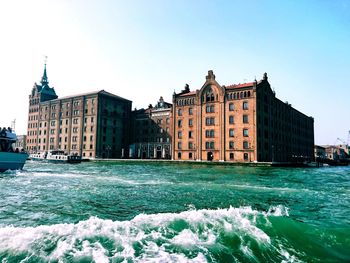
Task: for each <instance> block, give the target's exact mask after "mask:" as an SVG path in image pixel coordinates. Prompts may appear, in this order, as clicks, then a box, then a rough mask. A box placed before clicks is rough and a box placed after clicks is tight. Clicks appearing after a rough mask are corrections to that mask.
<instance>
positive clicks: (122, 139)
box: [27, 65, 132, 158]
mask: <svg viewBox="0 0 350 263" xmlns="http://www.w3.org/2000/svg"><path fill="white" fill-rule="evenodd" d="M48 83H49V82H48V79H47V74H46V65H45V69H44V75H43V77H42V80H41V85H38V84H35V85H34V87H33V89H32V92H31V95H30V96H29V114H28V132H27V151H29V152H30V153H34V152H44V151H49V150H64V151H65V152H66V153H67V154H72V153H73V154H78V155H81V156H83V157H86V158H123V157H126V156H128V145H129V133H130V113H131V103H132V102H131V101H129V100H127V99H124V98H121V97H119V96H116V95H114V94H111V93H109V92H106V91H104V90H100V91H96V92H90V93H83V94H79V95H75V96H68V97H64V98H60V99H58V98H57V95H56V92H55V90H54V89H53V88H50V87H49V85H48Z"/></svg>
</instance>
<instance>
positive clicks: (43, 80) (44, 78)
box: [41, 56, 49, 86]
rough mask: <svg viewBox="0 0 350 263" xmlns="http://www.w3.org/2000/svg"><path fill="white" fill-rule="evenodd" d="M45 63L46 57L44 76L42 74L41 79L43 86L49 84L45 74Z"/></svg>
mask: <svg viewBox="0 0 350 263" xmlns="http://www.w3.org/2000/svg"><path fill="white" fill-rule="evenodd" d="M46 62H47V56H46V57H45V66H44V74H43V77H42V78H41V84H42V85H43V86H44V85H47V84H49V80H48V79H47V73H46Z"/></svg>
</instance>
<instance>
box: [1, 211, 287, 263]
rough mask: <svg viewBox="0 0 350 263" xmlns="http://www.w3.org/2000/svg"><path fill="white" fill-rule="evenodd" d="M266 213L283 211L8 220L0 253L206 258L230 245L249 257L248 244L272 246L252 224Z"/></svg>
mask: <svg viewBox="0 0 350 263" xmlns="http://www.w3.org/2000/svg"><path fill="white" fill-rule="evenodd" d="M281 208H282V209H281ZM273 209H274V210H276V208H273ZM279 209H281V210H282V211H284V210H285V209H284V208H283V207H280V208H279ZM269 216H286V214H283V213H282V212H278V213H275V214H273V213H272V214H271V213H270V212H259V211H256V210H253V209H252V208H251V207H241V208H233V207H230V208H227V209H216V210H208V209H201V210H190V211H184V212H181V213H163V214H151V215H146V214H141V215H138V216H136V217H135V218H134V219H132V220H129V221H112V220H102V219H99V218H96V217H91V218H90V219H88V220H85V221H81V222H78V223H77V224H57V225H46V226H38V227H13V226H7V227H2V228H0V255H1V257H2V258H11V257H13V256H17V257H20V256H21V255H22V257H23V256H25V257H28V256H32V255H35V257H36V258H40V259H41V260H47V261H51V260H53V261H55V260H67V259H70V258H75V259H79V258H80V259H82V258H84V259H91V260H94V261H96V262H108V260H110V259H113V258H115V259H118V261H119V260H124V259H126V260H133V261H143V260H145V259H146V258H148V259H150V258H153V259H154V260H159V259H163V260H165V261H176V260H180V259H183V260H185V261H188V262H190V261H193V262H207V261H211V260H212V259H215V258H217V257H219V258H220V250H222V251H230V250H232V248H234V249H236V250H237V251H239V253H237V254H239V255H240V257H242V258H246V259H247V260H249V258H250V259H252V258H253V257H257V258H260V257H261V254H260V255H259V254H258V255H256V252H252V251H253V250H254V249H252V248H250V246H251V245H252V244H253V246H256V245H257V246H258V247H260V248H261V249H262V250H264V249H271V248H269V247H270V246H271V244H270V243H271V240H270V237H269V236H268V235H267V234H266V233H265V232H264V231H263V230H262V229H260V228H258V227H257V226H256V225H255V222H256V219H257V218H261V219H264V220H266V221H268V217H269ZM227 238H228V239H229V240H230V239H231V240H232V243H234V241H235V240H237V239H238V240H239V242H238V243H237V244H236V245H234V247H231V248H230V247H226V243H227V242H229V240H227ZM231 245H232V244H231ZM232 252H233V251H232ZM280 256H281V257H283V255H282V254H281V255H280Z"/></svg>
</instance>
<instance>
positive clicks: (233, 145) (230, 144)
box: [229, 141, 235, 150]
mask: <svg viewBox="0 0 350 263" xmlns="http://www.w3.org/2000/svg"><path fill="white" fill-rule="evenodd" d="M234 147H235V144H234V142H233V141H230V142H229V148H230V150H233V149H234Z"/></svg>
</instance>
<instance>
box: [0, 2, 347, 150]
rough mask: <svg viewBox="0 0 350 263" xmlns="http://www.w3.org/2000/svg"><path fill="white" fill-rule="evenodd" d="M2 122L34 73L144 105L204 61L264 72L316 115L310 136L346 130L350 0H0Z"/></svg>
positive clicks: (59, 84)
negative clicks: (44, 74)
mask: <svg viewBox="0 0 350 263" xmlns="http://www.w3.org/2000/svg"><path fill="white" fill-rule="evenodd" d="M0 32H1V38H0V85H1V86H2V87H1V102H0V125H1V126H9V125H10V122H11V120H12V119H16V120H17V124H16V130H17V133H18V134H22V133H25V132H26V125H27V111H28V95H29V93H30V91H31V88H32V86H33V84H34V82H39V81H40V78H41V76H42V73H43V63H44V56H45V55H47V56H48V64H47V70H48V77H49V81H50V85H51V86H53V87H55V90H56V92H57V94H58V95H59V96H67V95H74V94H79V93H82V92H89V91H95V90H101V89H105V90H107V91H109V92H112V93H115V94H117V95H119V96H122V97H125V98H127V99H130V100H132V101H133V107H137V108H141V107H146V106H147V105H148V104H149V103H153V104H154V103H155V102H156V101H157V100H158V98H159V96H163V97H164V98H165V99H166V100H167V101H169V102H171V95H172V93H173V91H174V90H176V91H180V90H181V89H182V88H183V86H184V85H185V83H188V84H190V88H191V89H199V88H200V87H201V86H202V84H203V83H204V81H205V75H206V74H207V71H208V70H209V69H212V70H214V73H215V74H216V79H217V81H218V82H219V83H220V84H221V85H229V84H234V83H243V82H245V81H252V80H254V78H255V77H256V78H257V79H258V80H259V79H261V78H262V75H263V73H264V72H267V73H268V76H269V81H270V84H271V86H272V87H273V88H274V89H275V91H276V94H277V97H278V98H280V99H281V100H282V101H288V102H289V103H291V104H292V105H293V107H295V108H297V109H298V110H300V111H302V112H303V113H305V114H307V115H310V116H313V117H314V118H315V143H316V144H333V143H335V142H336V139H337V137H340V138H342V139H344V140H346V139H347V133H348V131H349V130H350V114H349V113H350V111H349V103H348V101H349V98H350V91H349V90H350V87H349V80H348V78H349V77H350V1H348V0H332V1H331V0H328V1H326V0H319V1H312V0H307V1H305V0H298V1H292V0H290V1H283V0H275V1H268V0H267V1H249V0H241V1H235V0H231V1H199V0H198V1H195V0H193V1H189V0H187V1H175V0H169V1H167V0H159V1H152V0H148V1H146V0H145V1H112V0H111V1H106V0H99V1H97V0H96V1H92V0H70V1H69V0H66V1H65V0H57V1H56V0H50V1H38V0H31V1H26V0H24V1H7V0H0Z"/></svg>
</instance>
